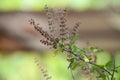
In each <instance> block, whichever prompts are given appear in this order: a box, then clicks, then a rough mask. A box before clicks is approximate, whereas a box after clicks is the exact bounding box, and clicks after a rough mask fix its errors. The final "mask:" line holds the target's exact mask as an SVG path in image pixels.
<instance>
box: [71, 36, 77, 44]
mask: <svg viewBox="0 0 120 80" xmlns="http://www.w3.org/2000/svg"><path fill="white" fill-rule="evenodd" d="M78 37H79V35H75V36H72V37H71V40H70V43H71V44H74V43H75V42H76V40H77V39H78Z"/></svg>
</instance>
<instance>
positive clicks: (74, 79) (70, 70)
mask: <svg viewBox="0 0 120 80" xmlns="http://www.w3.org/2000/svg"><path fill="white" fill-rule="evenodd" d="M70 72H71V75H72V78H73V80H75V77H74V75H73V72H72V70H71V68H70Z"/></svg>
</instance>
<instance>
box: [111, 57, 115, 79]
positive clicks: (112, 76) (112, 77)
mask: <svg viewBox="0 0 120 80" xmlns="http://www.w3.org/2000/svg"><path fill="white" fill-rule="evenodd" d="M112 59H113V72H112V75H111V80H114V74H115V68H116V67H115V57H114V55H113V58H112Z"/></svg>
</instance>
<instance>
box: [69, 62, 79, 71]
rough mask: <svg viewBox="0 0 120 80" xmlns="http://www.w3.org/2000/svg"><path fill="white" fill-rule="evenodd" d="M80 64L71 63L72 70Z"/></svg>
mask: <svg viewBox="0 0 120 80" xmlns="http://www.w3.org/2000/svg"><path fill="white" fill-rule="evenodd" d="M79 66H80V63H74V64H73V65H72V68H71V69H72V70H75V69H76V68H77V67H79Z"/></svg>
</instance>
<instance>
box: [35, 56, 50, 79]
mask: <svg viewBox="0 0 120 80" xmlns="http://www.w3.org/2000/svg"><path fill="white" fill-rule="evenodd" d="M35 63H36V64H37V66H38V67H39V69H40V70H41V72H42V74H43V76H44V78H45V80H50V79H51V78H52V77H51V76H49V74H48V71H47V70H46V69H45V68H44V67H43V65H42V64H41V63H40V61H39V60H38V58H35Z"/></svg>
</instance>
